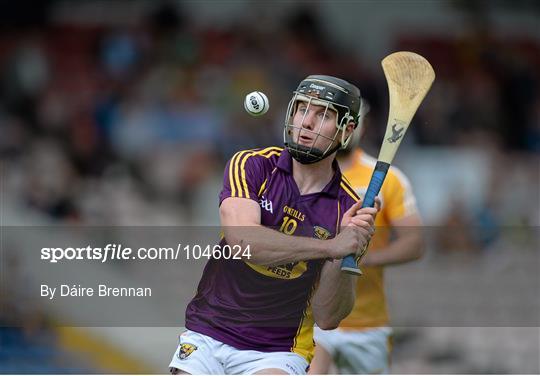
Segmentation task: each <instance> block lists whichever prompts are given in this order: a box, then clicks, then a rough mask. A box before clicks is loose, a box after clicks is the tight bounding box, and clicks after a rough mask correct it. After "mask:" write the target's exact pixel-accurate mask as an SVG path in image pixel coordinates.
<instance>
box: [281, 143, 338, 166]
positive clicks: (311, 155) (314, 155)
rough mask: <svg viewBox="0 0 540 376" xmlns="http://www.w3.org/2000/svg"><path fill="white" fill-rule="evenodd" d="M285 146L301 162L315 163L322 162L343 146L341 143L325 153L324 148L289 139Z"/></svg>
mask: <svg viewBox="0 0 540 376" xmlns="http://www.w3.org/2000/svg"><path fill="white" fill-rule="evenodd" d="M285 146H286V147H287V150H289V154H291V156H292V157H293V158H294V159H295V160H296V161H297V162H299V163H301V164H305V165H308V164H313V163H316V162H320V161H322V160H323V159H325V158H328V157H329V156H331V155H332V154H333V153H334V152H335V151H337V150H339V149H340V148H341V145H340V144H337V145H336V146H334V147H333V148H332V149H330V150H328V151H327V152H326V153H324V152H323V151H322V150H320V149H317V148H311V147H307V146H304V145H299V144H297V143H296V142H293V141H289V142H285Z"/></svg>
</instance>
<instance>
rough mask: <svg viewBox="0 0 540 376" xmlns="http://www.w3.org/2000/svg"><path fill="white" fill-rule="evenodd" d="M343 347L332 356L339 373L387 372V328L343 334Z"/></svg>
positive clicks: (388, 356)
mask: <svg viewBox="0 0 540 376" xmlns="http://www.w3.org/2000/svg"><path fill="white" fill-rule="evenodd" d="M344 334H345V335H344V336H343V345H342V346H340V348H339V350H338V351H337V352H336V354H335V356H334V363H335V365H336V367H337V369H338V370H339V372H340V373H358V374H382V373H388V372H389V359H390V348H389V336H390V334H391V331H390V329H389V328H380V329H379V328H378V329H372V330H366V331H361V332H350V333H347V332H345V333H344Z"/></svg>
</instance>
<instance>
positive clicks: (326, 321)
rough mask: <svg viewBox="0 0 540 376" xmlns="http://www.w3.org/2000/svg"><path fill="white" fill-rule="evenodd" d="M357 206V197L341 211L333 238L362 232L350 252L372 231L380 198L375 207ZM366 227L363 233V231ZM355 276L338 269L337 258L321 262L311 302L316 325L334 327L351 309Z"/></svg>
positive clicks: (366, 240) (359, 204)
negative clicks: (338, 228) (339, 222)
mask: <svg viewBox="0 0 540 376" xmlns="http://www.w3.org/2000/svg"><path fill="white" fill-rule="evenodd" d="M361 206H362V202H361V201H359V202H357V203H356V204H355V205H353V206H352V207H351V208H350V209H349V210H348V211H347V212H346V213H345V214H344V215H343V219H342V221H341V229H342V231H341V232H340V234H339V235H338V236H337V237H336V238H335V240H337V239H340V238H341V237H348V236H350V235H351V234H355V235H360V236H362V237H363V240H365V242H358V243H357V244H360V243H362V244H361V246H360V247H358V248H356V250H355V251H354V253H360V252H361V251H362V249H363V247H364V246H365V245H366V244H367V242H368V241H369V239H371V236H372V235H373V233H374V231H375V228H374V223H375V216H376V214H377V211H378V210H379V208H380V201H379V200H378V199H377V200H376V204H375V208H361ZM366 230H367V231H368V232H367V233H365V231H366ZM336 251H337V252H338V253H340V254H341V257H343V256H346V255H347V254H350V253H346V252H342V251H341V250H336ZM341 257H340V258H341ZM356 279H357V277H356V276H354V275H351V274H348V273H342V272H341V262H340V260H333V261H327V262H326V263H325V265H324V266H323V269H322V271H321V278H320V280H319V286H318V288H317V291H316V292H315V295H314V296H313V303H312V308H313V317H314V319H315V323H316V324H317V325H318V326H319V328H321V329H324V330H328V329H335V328H337V326H338V325H339V323H340V322H341V320H343V319H344V318H345V317H346V316H347V315H348V314H349V313H350V312H351V310H352V308H353V306H354V300H355V297H356V296H355V285H356Z"/></svg>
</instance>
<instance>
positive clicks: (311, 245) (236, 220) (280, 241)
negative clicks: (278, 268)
mask: <svg viewBox="0 0 540 376" xmlns="http://www.w3.org/2000/svg"><path fill="white" fill-rule="evenodd" d="M359 207H360V204H358V205H354V207H351V209H350V210H349V211H348V212H347V213H345V214H344V218H345V217H346V215H349V216H351V213H356V210H358V209H359ZM373 211H374V209H373V208H366V209H362V213H364V212H365V213H372V212H373ZM375 212H376V211H375ZM375 212H374V213H375ZM219 213H220V218H221V226H222V228H223V231H224V233H225V239H226V240H227V243H228V244H229V245H240V246H241V247H242V248H243V247H245V246H247V245H248V244H249V246H250V251H251V257H250V258H249V260H248V259H246V261H249V262H252V263H254V264H257V265H268V266H274V265H282V264H287V263H290V262H297V261H307V260H315V259H325V258H332V259H337V258H342V257H344V256H345V255H347V254H349V253H356V252H357V251H358V249H359V248H362V247H363V244H365V243H366V242H367V241H369V239H370V237H371V235H372V233H373V231H374V229H373V220H372V217H373V216H374V214H373V213H372V214H363V215H364V216H365V217H362V214H360V215H356V216H355V219H354V223H355V226H351V227H350V228H347V231H342V233H340V234H339V235H338V236H337V237H336V238H334V239H330V240H320V239H314V238H308V237H302V236H290V235H285V234H283V233H281V232H278V231H275V230H272V229H270V228H267V227H264V226H262V225H261V208H260V206H259V204H258V203H257V202H255V201H253V200H248V199H244V198H237V197H229V198H227V199H225V200H223V202H222V203H221V206H220V210H219ZM348 213H349V214H348ZM364 219H365V220H364ZM349 220H350V219H349ZM347 252H349V253H347Z"/></svg>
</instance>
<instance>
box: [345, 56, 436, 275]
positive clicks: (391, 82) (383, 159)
mask: <svg viewBox="0 0 540 376" xmlns="http://www.w3.org/2000/svg"><path fill="white" fill-rule="evenodd" d="M381 64H382V67H383V71H384V75H385V77H386V82H387V84H388V93H389V99H390V107H389V113H388V123H387V125H386V134H385V135H384V140H383V142H382V145H381V150H380V152H379V157H378V159H377V164H376V165H375V170H374V171H373V175H372V176H371V180H370V182H369V186H368V189H367V192H366V195H365V196H364V201H363V203H362V207H368V206H369V207H373V205H374V204H375V197H376V196H377V195H378V194H379V191H380V190H381V187H382V185H383V182H384V179H385V178H386V174H387V172H388V169H389V167H390V164H391V163H392V160H393V159H394V155H395V154H396V151H397V149H398V147H399V145H400V144H401V140H402V139H403V135H405V132H406V131H407V128H408V127H409V124H410V123H411V120H412V118H413V116H414V114H415V113H416V110H417V109H418V107H419V106H420V103H422V100H423V99H424V97H425V96H426V94H427V92H428V91H429V89H430V87H431V84H432V83H433V80H434V79H435V72H434V71H433V68H432V67H431V65H430V64H429V62H428V61H427V60H426V59H425V58H423V57H422V56H420V55H418V54H415V53H413V52H407V51H400V52H395V53H393V54H390V55H388V56H387V57H385V58H384V59H383V60H382V62H381ZM366 250H367V246H366V247H365V248H364V250H363V252H362V255H361V256H363V255H364V253H365V252H366ZM361 256H360V257H358V261H360V258H361ZM341 270H342V271H344V272H347V273H351V274H355V275H361V274H362V272H361V271H360V269H359V267H358V264H357V258H356V257H355V255H349V256H347V257H345V258H344V259H343V260H342V262H341Z"/></svg>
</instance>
